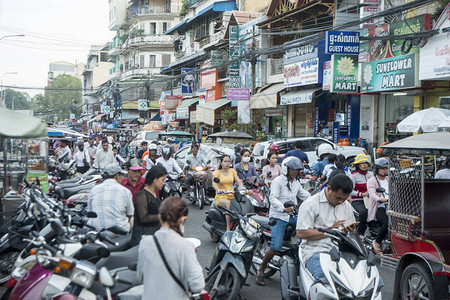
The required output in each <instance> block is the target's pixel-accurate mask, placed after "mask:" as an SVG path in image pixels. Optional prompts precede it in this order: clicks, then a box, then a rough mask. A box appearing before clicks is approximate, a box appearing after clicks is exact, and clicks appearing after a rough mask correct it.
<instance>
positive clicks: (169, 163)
mask: <svg viewBox="0 0 450 300" xmlns="http://www.w3.org/2000/svg"><path fill="white" fill-rule="evenodd" d="M172 154H173V149H172V146H169V145H165V146H164V147H163V148H162V157H160V158H158V159H157V160H156V164H161V165H162V166H163V167H164V168H166V171H167V173H169V174H170V173H173V172H176V173H178V174H179V175H182V176H183V177H184V174H183V171H182V170H181V168H180V166H179V165H178V163H177V161H176V160H175V159H174V158H172Z"/></svg>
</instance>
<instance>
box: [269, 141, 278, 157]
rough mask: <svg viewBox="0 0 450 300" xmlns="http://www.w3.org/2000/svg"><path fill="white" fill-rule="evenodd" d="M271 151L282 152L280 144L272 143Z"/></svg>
mask: <svg viewBox="0 0 450 300" xmlns="http://www.w3.org/2000/svg"><path fill="white" fill-rule="evenodd" d="M269 152H274V153H276V154H279V153H280V146H278V145H277V144H275V143H273V144H271V145H270V147H269Z"/></svg>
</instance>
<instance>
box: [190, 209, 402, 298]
mask: <svg viewBox="0 0 450 300" xmlns="http://www.w3.org/2000/svg"><path fill="white" fill-rule="evenodd" d="M208 209H209V206H205V207H204V208H203V210H200V209H199V208H198V207H197V206H193V205H191V204H190V203H189V215H188V218H187V220H186V224H185V236H186V237H196V238H198V239H200V240H201V242H202V244H201V246H200V247H199V249H198V252H197V257H198V260H199V262H200V264H201V265H202V267H203V268H204V267H209V265H210V263H211V259H212V256H213V254H214V251H215V249H216V246H217V243H214V242H213V241H212V240H211V238H210V236H209V232H207V231H206V230H205V229H204V228H203V227H202V224H203V222H204V221H205V216H206V215H205V211H207V210H208ZM379 270H380V274H381V278H382V279H383V281H384V284H385V286H384V288H383V290H382V296H383V299H392V295H393V282H394V273H393V271H390V270H387V269H384V268H382V269H379ZM205 276H206V271H205ZM247 284H249V285H248V286H244V287H243V288H242V289H241V297H242V298H243V299H247V300H261V299H281V294H280V276H279V273H277V274H275V275H274V276H273V277H272V278H269V279H266V286H258V285H256V283H255V277H254V276H253V275H250V276H249V278H247Z"/></svg>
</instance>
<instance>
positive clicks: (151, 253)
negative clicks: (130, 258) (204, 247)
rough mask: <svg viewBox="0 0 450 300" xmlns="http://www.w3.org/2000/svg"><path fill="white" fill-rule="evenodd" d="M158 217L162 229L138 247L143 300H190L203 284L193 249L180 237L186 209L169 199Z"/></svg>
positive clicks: (180, 201)
mask: <svg viewBox="0 0 450 300" xmlns="http://www.w3.org/2000/svg"><path fill="white" fill-rule="evenodd" d="M159 213H160V214H159V220H160V222H161V229H160V230H158V231H157V232H156V233H155V234H154V235H151V236H150V235H148V236H144V237H142V239H141V242H140V244H139V258H138V265H137V276H138V280H139V281H141V282H143V283H144V294H143V296H142V299H143V300H146V299H192V294H194V293H199V292H201V291H202V290H203V288H204V287H205V280H204V278H203V271H202V267H201V266H200V263H199V262H198V260H197V256H196V253H195V248H194V245H193V244H192V243H191V242H189V241H188V240H186V239H185V238H184V237H183V228H184V222H185V221H186V218H187V215H188V207H187V206H186V202H185V201H184V200H183V199H181V198H178V197H168V198H166V199H165V200H164V201H163V202H162V204H161V206H160V208H159Z"/></svg>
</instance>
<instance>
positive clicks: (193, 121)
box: [189, 110, 197, 123]
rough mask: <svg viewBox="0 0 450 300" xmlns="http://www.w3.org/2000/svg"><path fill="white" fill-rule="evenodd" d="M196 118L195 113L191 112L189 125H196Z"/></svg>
mask: <svg viewBox="0 0 450 300" xmlns="http://www.w3.org/2000/svg"><path fill="white" fill-rule="evenodd" d="M196 116H197V111H195V110H194V111H191V117H190V119H189V121H190V122H191V123H197V119H196Z"/></svg>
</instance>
